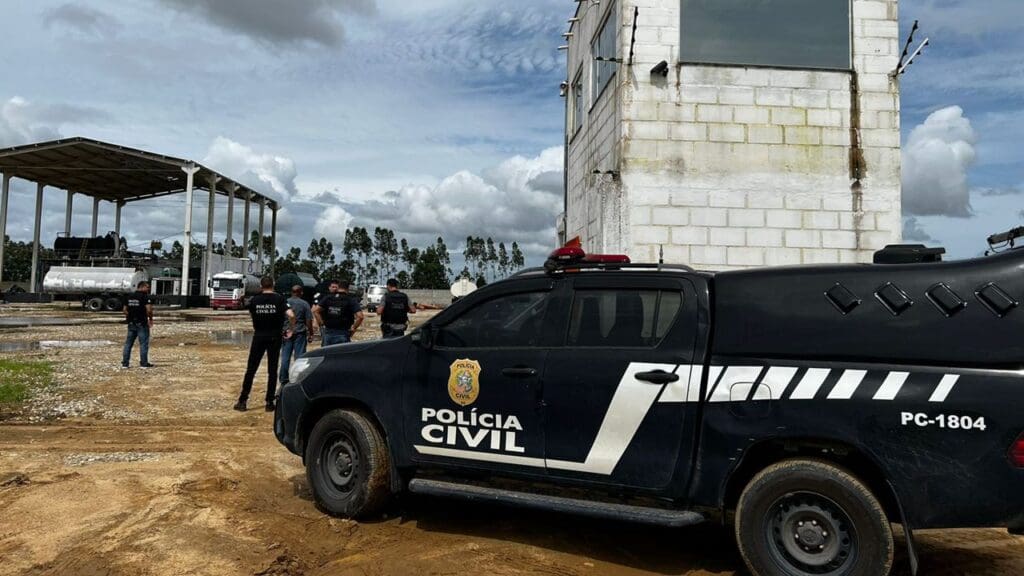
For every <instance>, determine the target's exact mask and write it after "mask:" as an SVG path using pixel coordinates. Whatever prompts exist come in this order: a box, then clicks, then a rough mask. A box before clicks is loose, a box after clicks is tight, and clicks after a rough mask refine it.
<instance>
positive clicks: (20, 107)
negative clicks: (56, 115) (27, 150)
mask: <svg viewBox="0 0 1024 576" xmlns="http://www.w3.org/2000/svg"><path fill="white" fill-rule="evenodd" d="M59 136H60V133H59V132H58V131H57V127H56V126H54V125H49V124H45V123H41V122H39V119H38V118H36V117H35V113H34V111H33V110H32V105H31V104H29V103H28V101H26V100H25V99H24V98H20V97H18V96H15V97H14V98H11V99H10V100H8V101H7V102H4V104H3V106H0V146H5V147H6V146H17V145H19V144H27V143H29V142H37V141H45V140H55V139H56V138H58V137H59Z"/></svg>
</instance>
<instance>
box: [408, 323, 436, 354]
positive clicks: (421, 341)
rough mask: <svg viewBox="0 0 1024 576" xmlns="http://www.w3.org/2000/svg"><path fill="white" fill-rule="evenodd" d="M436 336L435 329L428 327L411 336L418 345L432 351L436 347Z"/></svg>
mask: <svg viewBox="0 0 1024 576" xmlns="http://www.w3.org/2000/svg"><path fill="white" fill-rule="evenodd" d="M434 335H435V334H434V328H433V327H432V326H430V325H427V326H424V327H422V328H420V329H419V330H417V331H415V332H413V333H412V334H411V335H410V336H411V337H412V341H413V342H414V343H415V344H416V345H418V346H420V347H421V348H423V349H425V350H430V349H431V348H433V347H434Z"/></svg>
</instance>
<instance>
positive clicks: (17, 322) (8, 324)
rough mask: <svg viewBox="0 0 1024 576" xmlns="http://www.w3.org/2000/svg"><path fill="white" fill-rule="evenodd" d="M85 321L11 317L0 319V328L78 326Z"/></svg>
mask: <svg viewBox="0 0 1024 576" xmlns="http://www.w3.org/2000/svg"><path fill="white" fill-rule="evenodd" d="M82 324H85V320H78V319H75V318H45V317H38V318H36V317H32V316H24V317H17V316H11V317H7V318H0V328H32V327H33V326H80V325H82Z"/></svg>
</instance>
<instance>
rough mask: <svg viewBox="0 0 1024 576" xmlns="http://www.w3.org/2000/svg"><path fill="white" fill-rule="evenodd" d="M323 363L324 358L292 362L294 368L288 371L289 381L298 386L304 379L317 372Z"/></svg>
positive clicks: (318, 357) (315, 357)
mask: <svg viewBox="0 0 1024 576" xmlns="http://www.w3.org/2000/svg"><path fill="white" fill-rule="evenodd" d="M323 361H324V357H323V356H314V357H312V358H299V359H298V360H296V361H295V362H292V367H291V369H290V370H288V381H289V382H291V383H292V384H298V383H299V382H301V381H302V379H303V378H305V377H306V376H309V375H310V374H312V373H313V370H316V367H317V366H319V365H320V364H321V363H322V362H323Z"/></svg>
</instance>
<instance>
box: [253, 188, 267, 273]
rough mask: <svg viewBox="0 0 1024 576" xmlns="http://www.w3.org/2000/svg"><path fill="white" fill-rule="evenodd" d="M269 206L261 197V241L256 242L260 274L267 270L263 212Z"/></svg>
mask: <svg viewBox="0 0 1024 576" xmlns="http://www.w3.org/2000/svg"><path fill="white" fill-rule="evenodd" d="M266 207H267V203H266V201H265V200H264V199H263V198H260V222H259V234H260V241H259V243H258V244H256V261H257V262H259V270H260V272H259V273H260V275H261V276H262V275H263V274H264V272H265V270H263V213H264V210H265V209H266Z"/></svg>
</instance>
